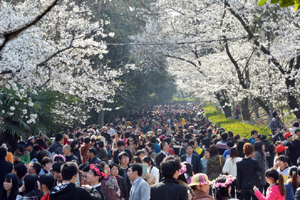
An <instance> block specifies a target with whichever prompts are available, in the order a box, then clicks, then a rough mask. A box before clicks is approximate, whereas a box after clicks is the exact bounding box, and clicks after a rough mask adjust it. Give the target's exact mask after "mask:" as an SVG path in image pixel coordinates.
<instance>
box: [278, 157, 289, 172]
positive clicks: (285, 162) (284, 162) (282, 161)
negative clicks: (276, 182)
mask: <svg viewBox="0 0 300 200" xmlns="http://www.w3.org/2000/svg"><path fill="white" fill-rule="evenodd" d="M276 162H277V164H278V167H279V168H280V170H284V169H285V168H286V167H289V166H290V163H291V162H290V159H289V158H288V157H287V156H285V155H280V156H279V157H278V158H277V159H276Z"/></svg>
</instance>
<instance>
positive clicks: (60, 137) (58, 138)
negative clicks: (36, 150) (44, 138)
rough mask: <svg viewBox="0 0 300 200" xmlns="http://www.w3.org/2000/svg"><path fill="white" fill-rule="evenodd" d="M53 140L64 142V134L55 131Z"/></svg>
mask: <svg viewBox="0 0 300 200" xmlns="http://www.w3.org/2000/svg"><path fill="white" fill-rule="evenodd" d="M55 142H58V143H60V144H62V145H63V144H64V136H63V134H61V133H56V135H55Z"/></svg>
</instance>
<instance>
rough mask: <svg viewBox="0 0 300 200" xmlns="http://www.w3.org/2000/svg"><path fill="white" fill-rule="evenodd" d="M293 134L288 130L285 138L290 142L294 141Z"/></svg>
mask: <svg viewBox="0 0 300 200" xmlns="http://www.w3.org/2000/svg"><path fill="white" fill-rule="evenodd" d="M292 136H293V135H292V134H291V133H290V132H287V133H285V134H284V139H285V140H287V141H288V142H292V141H293V140H292Z"/></svg>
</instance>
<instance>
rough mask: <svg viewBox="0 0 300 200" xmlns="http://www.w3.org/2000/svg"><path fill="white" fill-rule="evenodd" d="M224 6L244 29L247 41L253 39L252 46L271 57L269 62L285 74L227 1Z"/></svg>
mask: <svg viewBox="0 0 300 200" xmlns="http://www.w3.org/2000/svg"><path fill="white" fill-rule="evenodd" d="M224 4H225V7H227V8H228V10H229V11H230V13H231V14H232V15H233V16H234V17H235V18H237V20H238V21H239V22H240V23H241V24H242V26H243V27H244V29H245V31H246V32H247V33H248V35H249V39H250V40H251V39H253V42H254V44H255V45H256V46H257V47H259V48H260V50H261V51H262V52H263V53H264V54H266V55H268V56H271V58H270V61H271V62H272V63H273V64H274V65H275V66H276V67H277V68H278V70H279V71H280V72H281V73H282V74H285V70H284V69H283V66H282V65H281V64H280V63H279V62H278V61H277V59H276V58H274V57H273V56H272V55H271V52H270V51H269V50H268V49H267V48H266V47H265V46H263V45H262V44H261V43H260V42H259V41H258V40H257V39H254V34H253V33H252V31H251V30H250V27H249V25H247V24H246V22H245V20H244V19H243V18H242V17H241V16H240V15H239V14H238V13H236V12H235V11H234V10H233V9H232V7H231V6H230V5H229V3H228V1H227V0H225V1H224Z"/></svg>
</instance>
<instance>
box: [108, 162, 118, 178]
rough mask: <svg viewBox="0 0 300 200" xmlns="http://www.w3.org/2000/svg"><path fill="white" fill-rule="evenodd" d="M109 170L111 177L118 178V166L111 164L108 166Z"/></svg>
mask: <svg viewBox="0 0 300 200" xmlns="http://www.w3.org/2000/svg"><path fill="white" fill-rule="evenodd" d="M109 168H110V174H111V175H112V176H118V174H119V166H118V165H117V164H115V163H114V164H111V165H110V166H109Z"/></svg>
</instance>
